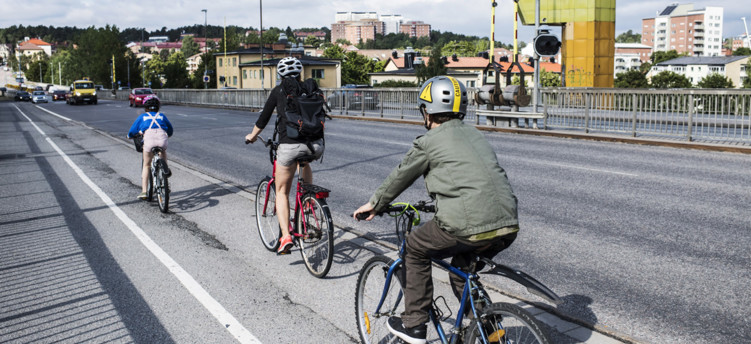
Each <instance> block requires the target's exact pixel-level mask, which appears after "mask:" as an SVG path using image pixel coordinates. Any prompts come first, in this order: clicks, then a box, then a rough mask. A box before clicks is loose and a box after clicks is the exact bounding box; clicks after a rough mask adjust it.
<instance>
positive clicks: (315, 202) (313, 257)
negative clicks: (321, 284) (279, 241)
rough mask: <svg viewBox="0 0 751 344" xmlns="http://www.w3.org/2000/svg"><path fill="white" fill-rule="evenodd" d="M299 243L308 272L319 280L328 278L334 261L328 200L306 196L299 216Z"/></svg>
mask: <svg viewBox="0 0 751 344" xmlns="http://www.w3.org/2000/svg"><path fill="white" fill-rule="evenodd" d="M296 228H297V230H298V231H299V232H300V233H301V234H302V237H300V240H298V243H299V244H300V254H302V259H303V262H305V267H306V268H308V271H309V272H310V273H311V274H312V275H313V276H316V277H318V278H322V277H324V276H326V274H327V273H328V272H329V269H331V262H332V261H333V260H334V223H333V221H332V220H331V212H330V211H329V206H328V204H326V200H325V199H322V198H315V196H314V195H305V196H303V198H302V210H301V211H300V214H298V216H297V224H296Z"/></svg>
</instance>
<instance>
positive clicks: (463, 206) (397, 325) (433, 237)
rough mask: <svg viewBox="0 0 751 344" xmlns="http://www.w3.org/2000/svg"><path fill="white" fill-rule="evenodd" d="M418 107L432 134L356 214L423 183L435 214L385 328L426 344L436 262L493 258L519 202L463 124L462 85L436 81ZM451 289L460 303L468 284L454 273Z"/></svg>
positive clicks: (409, 247) (413, 238)
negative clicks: (399, 306) (398, 307)
mask: <svg viewBox="0 0 751 344" xmlns="http://www.w3.org/2000/svg"><path fill="white" fill-rule="evenodd" d="M418 106H419V109H420V113H421V114H422V116H423V121H424V125H425V128H426V129H428V132H427V133H426V134H425V135H423V136H420V137H418V138H417V139H415V140H414V141H413V143H412V148H411V149H410V150H409V151H408V152H407V154H406V155H405V156H404V158H403V159H402V162H401V164H399V166H397V167H396V168H395V169H394V170H393V171H392V172H391V174H390V175H389V176H388V177H387V178H386V180H385V181H384V182H383V183H382V184H381V186H380V187H378V189H377V190H376V191H375V194H373V196H372V197H371V198H370V201H369V202H368V203H365V204H364V205H363V206H361V207H360V208H359V209H357V210H356V211H355V213H354V215H353V216H355V217H356V216H357V215H358V214H369V216H368V218H367V220H371V219H372V218H373V216H374V215H375V213H376V212H377V211H379V210H382V209H384V208H386V207H388V206H389V204H390V203H391V202H392V201H393V200H394V199H395V198H396V197H397V196H399V194H400V193H401V192H402V191H404V190H405V189H407V188H408V187H409V186H410V185H412V183H413V182H414V181H415V180H417V178H419V177H420V176H423V177H424V178H425V186H426V188H427V190H428V192H429V193H430V197H431V198H433V199H434V200H435V201H436V209H437V211H436V213H435V216H434V217H433V219H432V220H430V221H428V222H427V223H426V224H425V225H423V226H421V227H419V228H417V229H415V230H413V231H412V233H411V234H410V235H409V236H408V237H407V242H406V255H405V263H404V267H405V269H406V271H405V273H406V285H405V288H404V305H405V310H404V313H403V314H402V315H401V317H391V318H389V319H388V322H387V326H388V328H389V331H391V332H392V333H393V334H394V335H395V336H397V337H399V338H401V339H402V340H404V341H405V342H407V343H419V344H421V343H425V342H426V339H425V337H426V330H427V326H426V323H427V322H428V309H429V308H430V307H431V303H432V301H433V282H432V278H431V262H430V259H431V258H437V259H443V258H448V257H452V260H451V264H452V265H454V266H456V267H459V268H466V267H468V266H469V265H470V264H471V263H472V262H471V261H469V257H470V256H471V255H472V254H477V255H480V256H483V257H487V258H492V257H494V256H495V255H496V254H498V253H499V252H500V251H501V250H503V249H505V248H507V247H508V246H509V245H511V243H512V242H513V241H514V239H515V238H516V233H517V232H518V231H519V222H518V219H517V209H516V206H517V201H516V196H514V193H513V191H512V190H511V185H510V184H509V181H508V178H507V177H506V172H505V171H504V170H503V168H501V166H499V165H498V160H497V158H496V155H495V152H494V151H493V148H492V147H491V146H490V144H489V143H488V141H487V139H486V138H485V136H484V135H483V134H482V133H480V131H479V130H477V129H476V128H474V127H473V126H470V125H466V124H464V123H463V122H462V119H463V118H464V115H465V114H466V111H467V91H466V89H465V88H464V85H463V84H462V83H461V82H459V81H458V80H456V79H454V78H452V77H449V76H437V77H434V78H431V79H429V80H427V81H426V82H425V83H424V84H423V85H422V88H421V89H420V93H419V99H418ZM451 285H452V288H453V291H454V294H455V295H456V296H457V298H461V295H462V291H463V288H464V281H463V280H462V279H461V278H458V277H456V276H454V275H451Z"/></svg>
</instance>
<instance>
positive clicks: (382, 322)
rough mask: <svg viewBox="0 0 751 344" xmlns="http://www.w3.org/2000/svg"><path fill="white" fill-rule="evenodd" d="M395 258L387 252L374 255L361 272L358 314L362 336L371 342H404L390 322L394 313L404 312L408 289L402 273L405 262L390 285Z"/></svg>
mask: <svg viewBox="0 0 751 344" xmlns="http://www.w3.org/2000/svg"><path fill="white" fill-rule="evenodd" d="M393 263H394V260H393V259H391V258H388V257H386V256H375V257H373V258H370V260H368V261H367V262H366V263H365V265H364V266H363V267H362V270H360V274H359V275H358V276H357V290H356V291H355V317H356V320H357V330H358V331H357V332H358V333H359V334H360V340H362V342H363V343H365V344H370V343H401V341H400V339H399V338H397V337H396V336H394V335H393V334H391V332H390V331H389V328H388V326H387V325H386V322H387V321H388V319H389V317H391V316H399V315H400V314H401V313H402V312H404V300H403V299H404V292H403V289H402V282H401V277H400V270H401V266H400V267H398V268H397V270H396V271H395V272H394V275H393V278H392V279H391V283H390V284H389V285H388V286H387V288H385V289H384V286H386V275H387V273H388V270H389V267H390V266H391V264H393ZM384 290H386V295H385V296H384V300H383V305H382V306H381V309H380V311H379V312H376V308H377V307H378V302H379V301H380V300H381V295H382V294H383V292H384Z"/></svg>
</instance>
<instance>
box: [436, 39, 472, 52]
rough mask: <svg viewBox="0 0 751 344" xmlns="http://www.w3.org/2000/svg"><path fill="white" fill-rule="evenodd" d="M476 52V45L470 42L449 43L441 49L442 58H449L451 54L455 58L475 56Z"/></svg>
mask: <svg viewBox="0 0 751 344" xmlns="http://www.w3.org/2000/svg"><path fill="white" fill-rule="evenodd" d="M477 52H478V51H477V44H475V42H472V41H462V42H457V41H451V42H448V43H446V45H444V46H443V47H441V54H442V55H443V56H451V55H453V54H456V55H457V56H475V55H477Z"/></svg>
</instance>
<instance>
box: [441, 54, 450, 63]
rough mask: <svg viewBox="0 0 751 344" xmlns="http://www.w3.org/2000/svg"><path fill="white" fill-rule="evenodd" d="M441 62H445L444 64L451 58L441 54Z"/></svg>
mask: <svg viewBox="0 0 751 344" xmlns="http://www.w3.org/2000/svg"><path fill="white" fill-rule="evenodd" d="M441 62H443V64H444V65H447V64H449V59H448V57H446V56H441Z"/></svg>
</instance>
